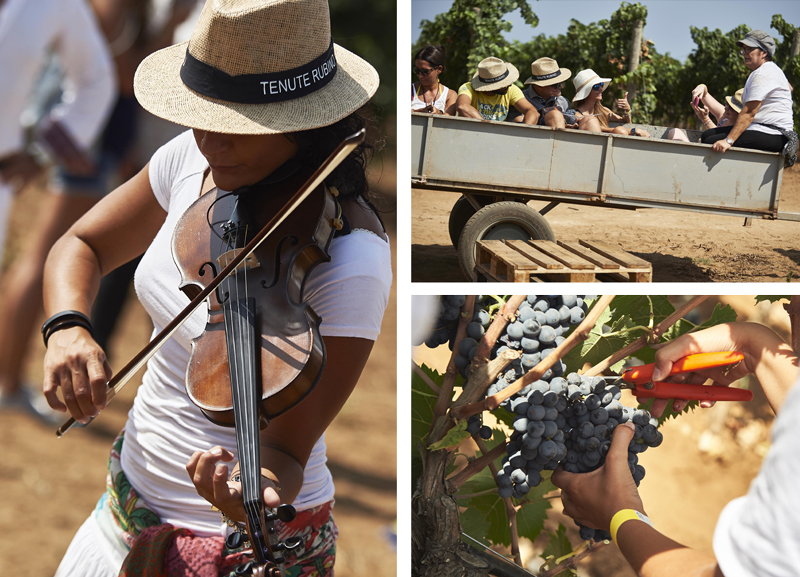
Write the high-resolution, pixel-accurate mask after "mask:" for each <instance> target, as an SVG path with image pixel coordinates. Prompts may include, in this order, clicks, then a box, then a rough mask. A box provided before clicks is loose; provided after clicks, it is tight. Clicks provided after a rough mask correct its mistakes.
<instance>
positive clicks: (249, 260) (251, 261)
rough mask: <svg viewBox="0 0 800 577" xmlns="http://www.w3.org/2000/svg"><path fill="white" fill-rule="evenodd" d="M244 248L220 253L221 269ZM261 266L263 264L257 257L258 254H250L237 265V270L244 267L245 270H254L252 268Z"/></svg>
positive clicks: (218, 261) (218, 258)
mask: <svg viewBox="0 0 800 577" xmlns="http://www.w3.org/2000/svg"><path fill="white" fill-rule="evenodd" d="M242 250H243V249H241V248H235V249H232V250H229V251H227V252H224V253H222V254H221V255H219V256H218V257H217V264H218V265H219V267H220V269H223V268H225V267H226V266H227V264H228V263H229V262H231V261H232V260H233V259H234V258H236V255H238V254H239V253H240V252H241V251H242ZM260 266H261V263H260V262H259V260H258V259H257V258H256V255H254V254H250V255H249V256H248V257H246V258H245V259H244V260H243V261H242V262H240V263H239V265H238V266H237V267H236V270H237V271H238V270H242V269H244V270H252V269H254V268H258V267H260Z"/></svg>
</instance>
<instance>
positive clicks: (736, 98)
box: [725, 88, 744, 112]
mask: <svg viewBox="0 0 800 577" xmlns="http://www.w3.org/2000/svg"><path fill="white" fill-rule="evenodd" d="M743 94H744V88H740V89H739V90H737V91H736V92H735V93H734V95H733V96H726V97H725V101H726V102H727V103H728V106H730V107H731V108H733V110H734V111H736V112H741V111H742V108H744V104H742V95H743Z"/></svg>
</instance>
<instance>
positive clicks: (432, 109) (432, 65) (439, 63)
mask: <svg viewBox="0 0 800 577" xmlns="http://www.w3.org/2000/svg"><path fill="white" fill-rule="evenodd" d="M444 60H445V51H444V46H438V45H433V44H429V45H428V46H425V47H424V48H421V49H420V50H419V51H418V52H417V53H416V54H415V55H414V67H413V68H412V69H411V70H412V72H414V74H416V75H417V78H419V82H416V83H414V84H412V85H411V110H413V111H415V112H427V113H428V114H446V115H447V116H455V114H456V97H457V96H458V95H457V94H456V93H455V91H453V90H450V89H449V88H448V87H447V86H445V85H444V84H442V83H441V82H439V75H440V74H442V73H443V72H444Z"/></svg>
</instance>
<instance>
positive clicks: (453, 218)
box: [447, 194, 492, 248]
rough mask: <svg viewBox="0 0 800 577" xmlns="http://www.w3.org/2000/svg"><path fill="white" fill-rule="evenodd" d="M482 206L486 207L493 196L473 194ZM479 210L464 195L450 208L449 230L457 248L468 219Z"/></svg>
mask: <svg viewBox="0 0 800 577" xmlns="http://www.w3.org/2000/svg"><path fill="white" fill-rule="evenodd" d="M472 198H474V199H475V200H476V201H477V202H478V204H480V205H481V207H484V206H486V205H488V204H490V203H491V202H492V197H491V196H488V195H483V194H475V195H473V196H472ZM476 212H477V211H476V210H475V207H474V206H472V204H471V203H470V201H469V199H468V198H467V197H466V196H464V195H462V196H461V197H460V198H459V199H458V200H457V201H456V203H455V204H454V205H453V208H452V209H450V218H449V220H448V222H447V230H448V232H449V233H450V242H452V243H453V246H454V247H455V248H458V239H460V238H461V231H463V230H464V226H466V224H467V221H468V220H469V219H471V218H472V215H474V214H475V213H476Z"/></svg>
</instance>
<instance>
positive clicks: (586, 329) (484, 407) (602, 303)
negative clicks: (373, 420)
mask: <svg viewBox="0 0 800 577" xmlns="http://www.w3.org/2000/svg"><path fill="white" fill-rule="evenodd" d="M523 298H524V297H523ZM515 299H516V297H512V298H511V299H509V301H508V303H507V305H508V304H510V303H511V302H512V301H514V300H515ZM612 300H614V295H604V296H602V297H600V298H599V299H597V302H596V303H595V304H594V306H593V307H592V309H591V310H590V311H589V314H587V315H586V317H585V318H584V319H583V321H581V323H580V324H579V325H578V326H577V327H575V330H574V331H573V332H572V333H571V334H570V335H569V336H568V337H567V338H566V339H565V340H564V342H563V343H561V344H560V345H558V347H556V349H555V350H554V351H553V352H552V353H550V354H549V355H547V357H545V358H544V359H543V360H542V361H541V362H540V363H539V364H538V365H536V366H535V367H533V368H532V369H531V370H529V371H528V372H527V373H525V375H524V376H522V377H521V378H519V379H517V380H516V381H514V383H512V384H511V385H509V386H508V387H506V388H505V389H503V390H502V391H500V392H498V393H496V394H494V395H491V396H489V397H486V398H485V399H484V400H482V401H478V402H477V403H469V404H464V405H461V406H458V402H457V401H456V406H454V407H453V409H451V410H450V415H451V416H452V417H453V418H455V419H466V418H467V417H470V416H472V415H477V414H478V413H482V412H483V411H493V410H494V409H496V408H497V407H499V406H500V404H501V403H502V402H503V401H505V400H506V399H508V398H509V397H511V396H512V395H514V394H516V393H518V392H519V391H521V390H522V389H524V388H525V387H526V386H528V385H529V384H531V383H532V382H534V381H536V380H538V379H539V378H541V376H542V375H543V374H544V373H545V372H547V370H548V369H549V368H550V367H552V366H553V365H554V364H556V362H558V361H560V360H561V358H562V357H563V356H564V355H566V354H567V353H568V352H569V351H571V350H572V349H573V348H574V347H575V346H576V345H577V344H578V343H579V342H582V341H585V340H586V339H588V338H589V335H590V334H591V330H592V329H593V328H594V325H595V323H596V322H597V319H598V318H600V315H601V314H602V313H603V311H604V310H605V309H606V307H608V305H609V304H611V301H612ZM519 302H520V303H521V302H522V301H521V300H520V301H519ZM516 306H517V308H518V307H519V303H518V304H517V305H516ZM513 310H515V311H516V310H517V309H516V308H515V309H513ZM503 326H505V325H503ZM491 328H494V324H492V327H491ZM486 334H487V335H488V334H489V332H488V331H487V333H486ZM498 336H499V333H497V335H495V336H494V339H495V340H496V339H497V337H498ZM485 338H486V335H484V339H485ZM493 344H494V341H492V345H493ZM483 345H484V341H482V342H481V345H480V346H483ZM492 345H489V347H488V349H489V350H491V346H492ZM480 346H479V348H478V354H480V352H481V351H480ZM478 354H476V355H475V359H476V360H477V358H478ZM487 356H488V353H487ZM473 362H474V361H473ZM440 398H441V397H440Z"/></svg>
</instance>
